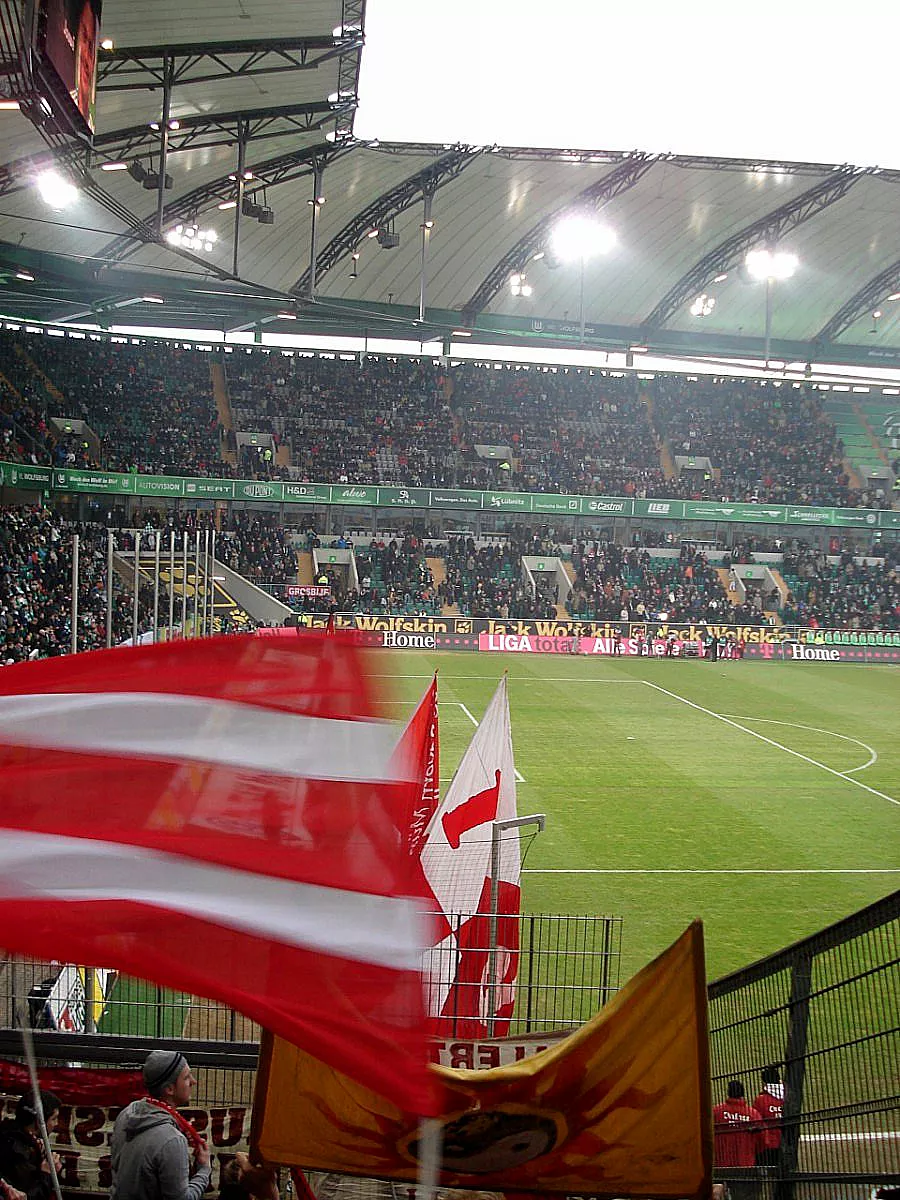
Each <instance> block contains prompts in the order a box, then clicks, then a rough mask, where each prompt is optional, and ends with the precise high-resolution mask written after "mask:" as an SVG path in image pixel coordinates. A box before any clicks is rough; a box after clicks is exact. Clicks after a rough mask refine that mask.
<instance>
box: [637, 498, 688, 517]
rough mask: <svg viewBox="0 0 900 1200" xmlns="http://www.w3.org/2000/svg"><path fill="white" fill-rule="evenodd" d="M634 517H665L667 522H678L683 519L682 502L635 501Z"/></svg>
mask: <svg viewBox="0 0 900 1200" xmlns="http://www.w3.org/2000/svg"><path fill="white" fill-rule="evenodd" d="M634 515H635V516H636V517H665V518H666V520H669V521H672V520H678V521H680V520H682V519H683V517H684V501H683V500H635V501H634Z"/></svg>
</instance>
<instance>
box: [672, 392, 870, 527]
mask: <svg viewBox="0 0 900 1200" xmlns="http://www.w3.org/2000/svg"><path fill="white" fill-rule="evenodd" d="M650 387H651V391H652V397H653V412H654V419H655V422H656V425H657V429H658V431H659V433H660V435H661V437H663V438H665V439H666V440H667V443H668V445H669V448H670V450H671V453H672V455H673V457H675V456H687V457H688V458H695V459H696V458H708V459H709V460H710V464H711V466H712V468H713V471H712V472H705V471H704V470H702V469H700V468H699V467H698V468H697V469H690V468H689V469H687V470H683V471H682V473H681V475H680V476H679V477H678V478H676V479H670V480H668V481H667V482H666V485H665V490H664V491H663V492H660V493H659V494H660V495H667V496H670V495H671V496H680V497H682V498H684V499H696V500H700V499H718V500H745V501H756V500H758V501H760V502H763V503H791V504H810V505H818V504H838V505H842V506H856V505H860V504H862V505H864V506H867V507H871V508H878V507H881V506H882V505H883V504H885V502H886V501H885V497H884V495H882V496H878V495H877V494H869V493H866V494H862V493H859V492H857V491H854V490H853V489H851V488H850V486H849V478H848V476H847V473H846V471H845V469H844V466H843V465H842V459H843V455H844V448H843V443H842V442H841V439H840V438H839V437H838V435H837V432H836V431H835V428H834V425H833V424H832V422H831V420H830V418H828V417H827V416H826V414H825V413H824V412H823V410H822V408H821V405H820V402H819V393H818V391H816V390H815V389H813V388H807V387H805V386H804V387H799V388H795V387H792V386H790V385H787V384H785V385H783V386H781V387H775V386H773V385H772V384H770V383H760V382H755V381H747V380H727V379H715V378H702V379H697V380H689V379H686V378H682V377H678V376H674V375H657V377H656V379H655V380H654V381H653V383H652V384H651V385H650ZM887 507H890V504H889V502H888V503H887Z"/></svg>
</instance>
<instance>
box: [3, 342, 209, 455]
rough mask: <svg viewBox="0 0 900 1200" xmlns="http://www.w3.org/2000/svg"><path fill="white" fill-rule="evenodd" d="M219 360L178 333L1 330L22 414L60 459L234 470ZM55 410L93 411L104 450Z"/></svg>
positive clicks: (83, 415)
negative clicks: (160, 336) (225, 442)
mask: <svg viewBox="0 0 900 1200" xmlns="http://www.w3.org/2000/svg"><path fill="white" fill-rule="evenodd" d="M17 347H18V350H19V352H17ZM23 349H24V351H25V355H23V354H22V353H21V350H23ZM26 356H27V357H26ZM32 364H33V365H32ZM209 366H210V359H209V354H208V353H205V352H203V351H200V350H185V349H183V348H182V347H180V346H178V345H176V344H175V343H172V342H143V343H141V344H139V345H132V344H131V343H130V342H128V343H126V342H113V341H111V340H88V339H86V340H80V339H79V340H73V339H71V338H53V337H46V336H43V335H40V334H33V335H23V334H13V333H11V332H9V331H3V332H0V372H2V374H3V375H4V376H6V378H7V379H8V380H9V381H10V384H11V386H12V387H13V388H14V389H15V391H16V392H17V393H18V396H19V397H21V399H20V400H19V399H18V398H16V397H13V399H14V400H15V402H16V403H17V404H18V406H19V420H18V422H17V423H18V425H19V426H20V428H21V429H22V431H23V432H24V433H25V434H27V435H28V437H30V438H31V439H33V440H34V441H35V442H37V443H38V444H39V445H43V446H47V448H48V450H49V454H50V457H51V460H52V461H53V463H54V464H55V465H58V466H69V467H97V466H102V467H104V468H106V469H109V470H114V471H123V472H125V471H132V472H142V473H151V474H161V475H165V474H168V475H184V474H188V475H212V476H216V475H225V474H228V473H229V471H228V467H227V465H226V464H225V463H224V462H222V461H221V457H220V453H219V441H220V434H221V430H220V428H219V425H218V421H217V418H216V410H215V404H214V402H213V396H212V384H211V380H210V369H209ZM35 368H36V369H35ZM48 381H49V384H48ZM51 417H58V418H68V419H74V420H81V421H85V422H86V423H87V425H88V426H89V427H90V429H91V430H92V431H93V433H95V434H96V435H97V438H98V439H99V444H100V452H99V455H97V454H95V453H92V451H91V447H90V444H89V441H88V440H85V439H84V438H81V437H78V436H71V437H65V436H57V435H54V434H53V431H52V428H51V427H50V418H51ZM48 442H49V443H50V444H49V445H48ZM25 445H26V449H27V450H30V447H29V446H28V443H27V440H26V442H25ZM98 460H99V461H98ZM43 461H47V460H46V459H44V460H43Z"/></svg>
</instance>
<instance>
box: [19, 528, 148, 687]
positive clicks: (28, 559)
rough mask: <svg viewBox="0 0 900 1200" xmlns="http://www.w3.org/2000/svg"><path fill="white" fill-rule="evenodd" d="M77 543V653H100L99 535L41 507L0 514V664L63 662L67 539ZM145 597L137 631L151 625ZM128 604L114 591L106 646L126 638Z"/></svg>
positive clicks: (102, 571) (102, 588)
mask: <svg viewBox="0 0 900 1200" xmlns="http://www.w3.org/2000/svg"><path fill="white" fill-rule="evenodd" d="M74 533H78V534H79V535H80V545H79V591H78V648H79V649H80V650H93V649H97V648H98V647H100V646H105V645H106V530H105V529H103V528H102V527H101V526H99V525H85V524H73V523H71V522H68V521H66V520H64V519H63V518H61V517H60V516H58V515H57V514H55V513H53V512H51V511H50V510H49V509H46V508H42V507H40V506H38V507H35V508H0V663H2V664H3V665H8V664H9V663H16V662H24V661H27V660H32V659H36V658H52V657H54V656H56V655H58V654H67V653H68V652H69V651H70V649H71V645H72V535H73V534H74ZM152 595H153V593H152V589H150V588H148V589H146V590H145V589H144V588H142V589H141V591H140V595H139V613H138V624H139V630H140V631H145V630H147V629H148V628H150V625H151V622H152V616H151V607H152ZM132 614H133V597H132V594H131V593H130V592H129V591H128V589H127V588H125V587H123V586H122V585H121V583H120V581H119V580H117V579H115V580H114V590H113V626H112V634H113V644H114V645H119V644H120V643H121V642H123V641H125V640H126V639H127V638H130V637H131V634H132Z"/></svg>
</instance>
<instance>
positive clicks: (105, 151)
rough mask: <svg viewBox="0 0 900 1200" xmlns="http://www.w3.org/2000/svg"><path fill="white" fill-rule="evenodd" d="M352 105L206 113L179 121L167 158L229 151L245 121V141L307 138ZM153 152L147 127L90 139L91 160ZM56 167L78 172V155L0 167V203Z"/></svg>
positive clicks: (76, 151) (155, 145)
mask: <svg viewBox="0 0 900 1200" xmlns="http://www.w3.org/2000/svg"><path fill="white" fill-rule="evenodd" d="M355 104H356V102H355V100H353V101H351V102H348V103H346V104H330V103H329V102H328V101H316V102H315V103H310V104H289V105H283V106H282V107H280V108H269V109H266V108H260V109H248V110H246V111H241V110H238V111H236V112H228V113H218V114H217V113H206V114H202V115H198V116H192V117H184V118H180V119H179V128H178V129H177V130H171V131H170V133H169V146H168V152H169V153H170V154H172V153H178V152H180V151H183V150H200V149H205V148H209V147H212V146H223V145H231V144H232V143H233V142H234V141H235V140H236V139H237V127H238V122H239V121H241V120H245V121H247V136H248V138H249V140H251V141H262V140H265V139H267V138H272V137H282V136H284V135H285V134H287V133H291V132H298V131H299V132H301V133H311V132H314V131H315V130H317V129H320V128H321V127H322V126H323V125H326V124H327V123H328V122H329V121H330V120H332V119H334V118H338V119H340V118H341V117H342V116H343V115H344V114H345V113H346V112H347V111H348V110H352V109H353V108H355ZM158 150H159V131H158V130H153V129H151V128H150V127H149V125H133V126H130V127H128V128H127V129H114V130H110V131H109V132H108V133H103V134H98V135H97V136H95V138H94V155H93V158H94V160H95V161H96V158H97V153H98V151H99V152H101V153H102V157H104V158H109V159H115V160H116V161H120V162H129V161H131V160H132V159H135V158H152V157H153V156H154V155H155V154H156V153H157V152H158ZM59 163H64V164H66V165H68V166H69V167H72V168H75V169H80V168H82V167H83V163H84V152H83V149H82V148H80V147H78V146H77V145H73V144H72V143H65V144H60V145H58V146H55V147H54V148H53V149H52V150H51V151H50V152H49V153H47V154H40V155H32V156H29V157H28V158H22V159H17V160H16V161H14V162H9V163H5V164H3V165H2V166H0V197H2V196H7V195H9V194H10V193H12V192H15V191H18V190H19V189H20V188H22V187H26V186H27V185H28V183H30V181H31V176H32V175H33V174H34V173H35V172H36V171H41V170H45V169H46V168H48V167H52V166H54V165H57V164H59Z"/></svg>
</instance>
